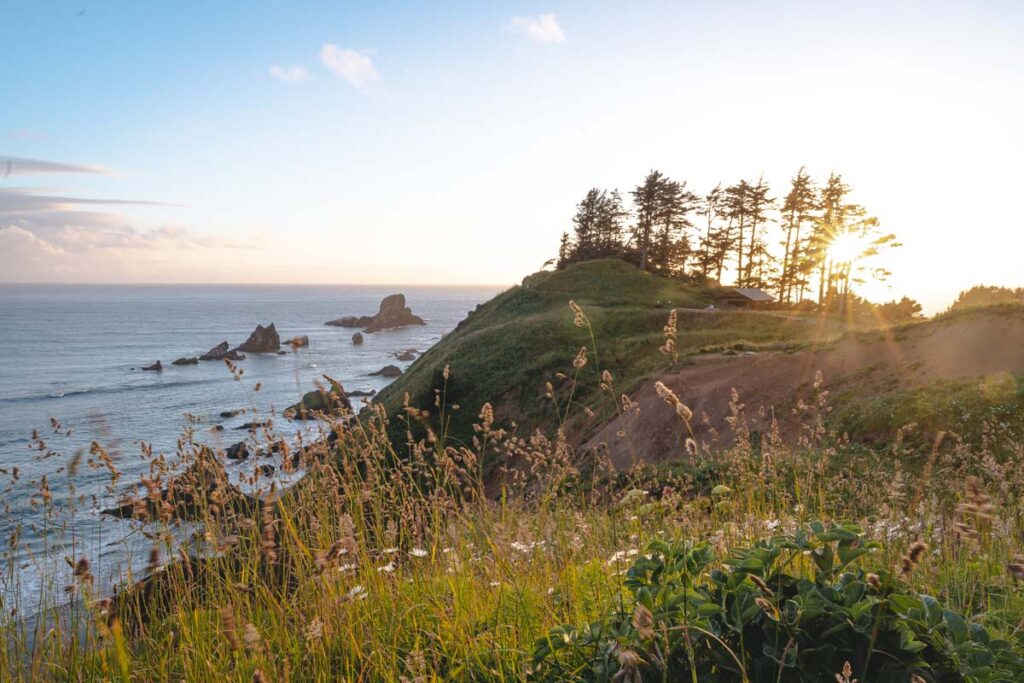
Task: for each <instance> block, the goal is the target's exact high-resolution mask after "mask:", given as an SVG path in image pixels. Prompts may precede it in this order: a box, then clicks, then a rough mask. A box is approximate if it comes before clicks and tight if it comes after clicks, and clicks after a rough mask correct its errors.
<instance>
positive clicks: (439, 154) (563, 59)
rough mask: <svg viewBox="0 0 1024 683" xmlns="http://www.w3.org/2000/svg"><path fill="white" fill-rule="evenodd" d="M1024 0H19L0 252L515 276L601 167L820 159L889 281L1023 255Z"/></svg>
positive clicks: (30, 259)
mask: <svg viewBox="0 0 1024 683" xmlns="http://www.w3.org/2000/svg"><path fill="white" fill-rule="evenodd" d="M1022 7H1024V6H1022V5H1020V4H1019V3H1009V2H1008V3H943V2H921V3H888V2H887V3H881V2H878V3H874V2H856V3H853V2H850V3H826V2H790V3H785V2H783V3H753V2H733V3H726V2H676V3H655V2H629V3H624V2H623V3H612V2H547V3H535V2H515V3H471V2H465V3H444V4H441V3H429V4H428V3H412V2H408V3H383V2H375V3H359V4H356V3H349V2H306V3H296V2H288V3H285V2H280V3H266V2H205V3H199V2H194V3H183V2H175V3H156V2H146V3H139V2H93V1H90V0H79V2H75V3H64V2H46V3H39V2H24V3H15V2H10V0H4V1H3V2H2V3H0V40H2V43H0V44H3V45H4V46H5V47H4V53H5V57H4V59H3V60H0V93H2V105H3V106H0V157H2V158H14V159H16V160H19V163H18V164H17V165H14V166H12V168H13V171H14V172H13V173H8V174H6V175H5V173H4V169H3V168H0V250H2V251H0V270H2V272H0V281H24V280H36V281H38V280H42V281H82V280H90V281H186V282H189V281H190V282H220V281H230V282H239V281H242V282H244V281H262V282H388V283H403V282H442V283H443V282H465V283H482V282H486V283H506V282H507V283H511V282H514V281H518V280H519V279H520V278H521V277H522V276H523V275H525V274H527V273H528V272H531V271H533V270H536V269H537V268H538V267H539V266H540V264H541V263H543V261H544V260H546V259H547V258H549V257H550V256H551V255H553V252H554V250H555V247H556V245H557V240H558V235H559V233H560V232H561V231H562V230H564V229H566V228H567V227H568V221H569V218H570V217H571V213H572V208H573V204H574V203H575V202H576V201H577V200H578V199H579V198H580V196H581V195H582V194H583V193H584V192H585V191H586V190H587V189H588V188H589V187H591V186H595V185H598V186H605V187H619V188H622V189H624V190H625V189H629V188H630V187H631V186H632V185H633V184H635V183H636V182H638V181H639V180H640V179H641V178H642V176H643V174H644V173H645V172H646V171H647V170H648V169H650V168H658V169H661V170H663V171H664V172H666V173H668V174H669V175H671V176H673V177H678V178H681V179H687V180H688V181H689V182H690V184H691V186H694V187H695V188H696V189H698V190H704V189H707V188H709V187H710V186H713V185H714V184H715V183H716V182H718V181H719V180H722V181H725V182H726V183H728V182H734V181H735V180H738V179H739V178H740V177H747V178H756V177H757V176H758V175H760V174H762V173H763V174H764V175H765V177H766V178H767V179H768V180H769V182H771V183H772V185H773V187H774V188H775V194H776V195H779V194H783V193H784V191H785V187H784V186H785V183H786V181H787V180H788V178H789V177H790V176H791V175H792V174H793V173H795V171H796V170H797V169H798V168H799V167H800V166H801V165H807V166H808V168H809V169H810V171H811V172H812V173H813V174H814V175H816V176H817V177H819V178H824V177H825V176H827V175H828V173H829V171H831V170H833V169H835V170H837V171H840V172H842V173H843V174H844V177H845V179H846V180H847V182H848V183H849V184H851V185H852V186H853V188H854V191H855V195H854V198H855V199H857V200H858V201H860V202H861V203H863V204H865V205H867V207H868V208H869V209H870V210H871V211H872V212H874V213H875V214H877V215H878V216H879V217H880V218H881V220H882V222H883V226H884V227H886V228H887V229H889V230H892V231H894V232H896V233H898V234H899V235H900V236H901V238H903V241H904V242H905V243H906V245H907V246H906V247H904V248H903V249H902V250H901V252H902V253H900V254H898V255H896V256H894V257H893V264H892V265H893V270H894V271H896V273H897V276H896V277H894V278H893V281H892V283H891V286H892V289H891V290H886V289H882V288H877V291H876V292H873V293H874V294H875V295H876V297H885V296H891V295H894V294H903V293H908V294H911V295H912V296H916V297H917V298H919V299H921V300H922V301H924V302H925V303H926V304H928V305H929V307H931V308H934V307H937V306H939V305H940V304H943V303H945V302H948V300H949V299H950V298H952V297H953V296H955V293H956V291H957V289H958V288H962V287H965V286H968V285H969V284H971V283H973V282H977V281H986V282H995V283H1001V284H1010V283H1012V284H1024V282H1021V280H1024V278H1021V277H1020V275H1019V273H1020V269H1019V267H1018V260H1019V259H1018V258H1017V257H1016V255H1015V254H1013V253H1012V252H1013V251H1015V250H1007V249H1003V248H996V249H993V247H994V246H995V245H1001V246H1005V245H1006V244H1007V240H1009V241H1010V242H1012V243H1013V244H1014V245H1019V246H1024V240H1021V238H1019V237H1017V235H1020V234H1021V233H1022V231H1021V228H1022V227H1024V226H1022V225H1021V219H1020V217H1019V212H1018V211H1017V209H1016V203H1017V201H1016V196H1019V194H1020V190H1019V187H1018V183H1019V180H1020V176H1021V174H1020V170H1019V159H1020V158H1021V155H1022V153H1024V144H1022V142H1024V134H1022V132H1021V128H1020V125H1019V121H1020V120H1022V119H1024V75H1022V74H1024V59H1022V54H1024V52H1022V50H1024V48H1022V47H1021V45H1022V44H1024V41H1022V38H1024V32H1022V29H1024V10H1022ZM20 160H34V161H39V162H42V161H46V162H63V163H67V164H76V165H82V166H85V167H88V168H86V169H75V170H74V172H68V171H69V170H68V169H63V170H62V172H53V171H54V169H53V168H49V169H47V168H45V167H44V166H41V165H37V166H35V167H33V166H31V164H29V163H28V162H22V161H20ZM29 170H33V171H38V172H32V173H29V172H28V171H29ZM82 171H96V172H82ZM26 196H29V197H34V198H35V199H33V201H32V206H31V207H27V208H26V206H25V201H26V200H25V197H26ZM40 198H47V199H46V200H45V201H40ZM83 198H85V199H92V200H96V199H103V200H120V201H125V202H136V201H148V202H154V203H155V204H133V203H127V204H82V203H79V202H78V200H80V199H83ZM5 206H6V207H8V208H7V210H6V211H5V208H4V207H5ZM11 207H14V208H13V209H11ZM965 234H966V237H965ZM1015 279H1016V281H1014V280H1015Z"/></svg>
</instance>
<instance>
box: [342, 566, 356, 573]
mask: <svg viewBox="0 0 1024 683" xmlns="http://www.w3.org/2000/svg"><path fill="white" fill-rule="evenodd" d="M355 570H356V565H354V564H342V565H339V566H338V571H339V572H353V571H355Z"/></svg>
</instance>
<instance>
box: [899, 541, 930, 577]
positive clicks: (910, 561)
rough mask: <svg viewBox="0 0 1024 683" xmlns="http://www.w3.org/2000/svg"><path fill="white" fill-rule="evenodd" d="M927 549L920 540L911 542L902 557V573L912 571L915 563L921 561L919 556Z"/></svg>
mask: <svg viewBox="0 0 1024 683" xmlns="http://www.w3.org/2000/svg"><path fill="white" fill-rule="evenodd" d="M926 550H928V545H927V544H925V543H922V542H921V541H915V542H914V543H913V544H911V546H910V549H909V550H907V554H906V556H905V557H904V558H903V573H904V574H909V573H910V572H912V571H914V568H915V567H916V566H917V563H918V562H920V561H921V557H922V556H923V555H924V553H925V551H926Z"/></svg>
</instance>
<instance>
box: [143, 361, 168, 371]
mask: <svg viewBox="0 0 1024 683" xmlns="http://www.w3.org/2000/svg"><path fill="white" fill-rule="evenodd" d="M142 369H143V370H148V371H150V372H163V371H164V366H163V363H161V362H160V361H157V362H155V363H153V364H152V365H147V366H146V367H144V368H142Z"/></svg>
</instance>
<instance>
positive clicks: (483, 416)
mask: <svg viewBox="0 0 1024 683" xmlns="http://www.w3.org/2000/svg"><path fill="white" fill-rule="evenodd" d="M493 424H494V408H493V407H492V406H491V404H490V403H485V404H484V406H483V408H481V409H480V431H482V432H483V433H484V434H487V433H488V432H490V431H491V425H493Z"/></svg>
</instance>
